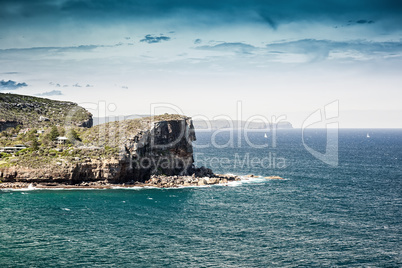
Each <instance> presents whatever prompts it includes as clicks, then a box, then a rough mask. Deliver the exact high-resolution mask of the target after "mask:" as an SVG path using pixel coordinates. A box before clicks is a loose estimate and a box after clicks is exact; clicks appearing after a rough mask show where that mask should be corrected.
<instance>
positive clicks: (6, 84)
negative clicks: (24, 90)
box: [0, 80, 28, 90]
mask: <svg viewBox="0 0 402 268" xmlns="http://www.w3.org/2000/svg"><path fill="white" fill-rule="evenodd" d="M27 86H28V85H27V83H25V82H23V83H17V82H15V81H12V80H8V81H5V80H1V81H0V90H5V89H8V90H16V89H19V88H21V87H27Z"/></svg>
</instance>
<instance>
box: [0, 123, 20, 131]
mask: <svg viewBox="0 0 402 268" xmlns="http://www.w3.org/2000/svg"><path fill="white" fill-rule="evenodd" d="M18 125H21V123H19V122H17V121H6V120H0V132H1V131H4V130H6V129H7V128H15V127H17V126H18Z"/></svg>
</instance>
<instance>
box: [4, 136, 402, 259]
mask: <svg viewBox="0 0 402 268" xmlns="http://www.w3.org/2000/svg"><path fill="white" fill-rule="evenodd" d="M196 134H197V141H196V142H195V148H194V154H195V160H196V163H197V165H206V166H208V167H210V168H212V169H213V170H214V172H215V173H232V174H236V175H243V176H244V179H243V180H242V181H240V182H232V183H229V185H227V186H220V185H219V186H218V185H214V186H210V187H188V188H178V189H153V188H141V189H139V188H135V189H112V190H110V189H109V190H19V191H10V190H2V191H0V202H1V206H0V267H82V266H85V267H161V266H169V267H299V266H300V267H314V266H315V267H362V266H363V267H401V266H402V253H401V252H402V243H401V237H402V130H400V129H359V130H357V129H355V130H353V129H341V130H339V133H338V139H337V140H338V143H337V144H334V143H331V144H330V146H327V145H328V144H329V143H328V141H327V138H326V137H327V136H326V131H325V130H322V129H316V130H309V131H307V132H305V133H304V136H303V137H302V135H301V131H300V130H297V129H291V130H278V132H277V133H276V135H275V134H274V133H264V132H261V131H260V132H252V133H248V134H247V135H246V136H245V135H239V133H237V132H236V131H235V132H233V133H232V132H228V131H226V132H225V131H222V132H221V133H218V134H216V133H210V132H197V133H196ZM265 136H266V137H265ZM266 145H268V146H266ZM308 150H310V152H309V151H308ZM311 151H314V152H315V154H316V156H314V155H313V154H314V153H311ZM250 174H253V175H254V176H253V177H246V175H250ZM272 175H278V176H281V177H283V178H284V180H270V179H266V178H265V177H267V176H272Z"/></svg>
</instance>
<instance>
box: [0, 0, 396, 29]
mask: <svg viewBox="0 0 402 268" xmlns="http://www.w3.org/2000/svg"><path fill="white" fill-rule="evenodd" d="M0 5H1V7H2V8H1V9H0V20H3V22H4V21H11V20H13V21H15V22H16V23H17V22H19V21H21V20H30V21H32V20H33V21H35V20H36V19H37V20H38V21H42V22H43V23H45V24H46V22H48V20H47V19H50V18H51V19H53V20H52V22H59V21H66V20H70V19H71V18H73V19H76V20H80V21H89V22H93V21H99V22H104V21H105V18H107V21H108V22H111V21H132V20H135V19H138V20H141V21H143V19H151V20H159V19H166V18H173V19H185V20H186V21H189V22H190V23H196V22H197V21H199V22H201V23H203V24H209V25H210V24H215V23H232V22H235V21H239V22H244V21H251V22H260V23H265V24H266V25H268V26H269V27H272V28H274V29H276V28H279V27H280V25H281V24H283V23H289V22H297V21H323V20H335V21H337V22H338V23H341V22H346V21H348V20H350V19H351V18H352V19H353V18H354V19H355V20H357V21H359V20H361V19H359V18H364V20H366V18H370V19H367V21H370V20H372V21H374V20H375V21H377V20H382V19H386V20H389V19H392V20H395V21H399V22H400V21H401V20H402V19H401V13H402V1H397V0H370V1H366V0H354V1H350V0H327V1H317V0H290V1H278V0H248V1H244V0H219V1H216V0H193V1H182V0H169V1H160V0H147V1H143V0H125V1H115V0H102V1H95V0H36V1H30V0H0ZM3 25H4V24H3ZM390 25H391V24H390ZM400 25H401V24H399V25H398V24H394V27H396V28H398V29H400V28H401V26H400Z"/></svg>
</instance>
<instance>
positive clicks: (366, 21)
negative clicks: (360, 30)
mask: <svg viewBox="0 0 402 268" xmlns="http://www.w3.org/2000/svg"><path fill="white" fill-rule="evenodd" d="M356 23H357V24H372V23H374V21H372V20H357V21H356Z"/></svg>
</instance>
